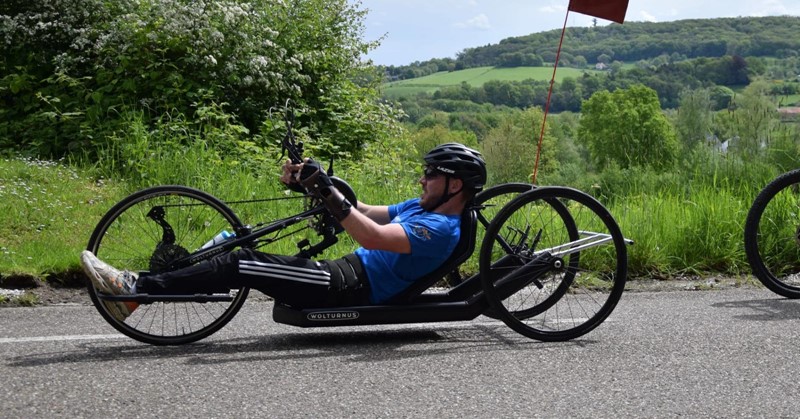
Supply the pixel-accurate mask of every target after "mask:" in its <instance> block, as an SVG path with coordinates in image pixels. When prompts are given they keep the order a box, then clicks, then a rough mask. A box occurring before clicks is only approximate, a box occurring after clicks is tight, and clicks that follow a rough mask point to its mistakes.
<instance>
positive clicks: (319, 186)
mask: <svg viewBox="0 0 800 419" xmlns="http://www.w3.org/2000/svg"><path fill="white" fill-rule="evenodd" d="M300 184H301V185H303V187H304V188H306V190H307V191H308V192H309V193H310V194H312V195H314V196H315V197H317V198H319V199H320V200H321V201H322V203H323V204H325V208H327V209H328V212H330V213H331V215H333V218H336V220H337V221H342V220H344V219H345V217H347V216H348V215H349V214H350V209H351V208H352V207H353V205H352V204H351V203H350V201H348V200H347V198H345V197H344V195H342V193H341V192H339V190H338V189H336V187H335V186H333V182H331V178H330V177H328V174H327V173H325V171H324V170H322V166H320V164H319V163H317V162H315V161H314V160H311V159H308V160H306V161H305V163H303V168H302V169H301V170H300Z"/></svg>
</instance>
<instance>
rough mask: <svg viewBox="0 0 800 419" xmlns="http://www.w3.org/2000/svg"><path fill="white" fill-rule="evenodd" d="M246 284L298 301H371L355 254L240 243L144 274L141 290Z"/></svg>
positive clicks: (225, 288)
mask: <svg viewBox="0 0 800 419" xmlns="http://www.w3.org/2000/svg"><path fill="white" fill-rule="evenodd" d="M240 287H249V288H253V289H256V290H259V291H261V292H263V293H264V294H266V295H268V296H270V297H272V298H274V299H275V300H276V301H278V302H281V303H284V304H288V305H291V306H296V307H331V306H343V305H361V304H369V281H368V280H367V277H366V274H365V273H364V269H363V267H362V266H361V261H360V260H359V259H358V257H357V256H356V255H353V254H350V255H347V256H345V257H343V258H341V259H334V260H323V261H313V260H310V259H304V258H297V257H293V256H280V255H271V254H267V253H262V252H258V251H255V250H251V249H238V250H235V251H233V252H230V253H226V254H223V255H220V256H217V257H214V258H212V259H209V260H206V261H203V262H200V263H198V264H196V265H193V266H189V267H187V268H184V269H179V270H177V271H173V272H166V273H161V274H155V275H141V276H140V277H139V281H138V282H137V285H136V291H137V292H138V293H148V294H160V295H164V294H177V295H181V294H197V293H211V292H227V291H228V290H229V289H235V288H240Z"/></svg>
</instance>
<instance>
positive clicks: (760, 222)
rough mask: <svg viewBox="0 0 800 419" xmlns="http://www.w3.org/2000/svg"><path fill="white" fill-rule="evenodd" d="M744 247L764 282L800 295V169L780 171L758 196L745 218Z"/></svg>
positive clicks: (773, 288)
mask: <svg viewBox="0 0 800 419" xmlns="http://www.w3.org/2000/svg"><path fill="white" fill-rule="evenodd" d="M744 249H745V253H746V254H747V261H748V263H749V264H750V267H751V269H752V271H753V275H755V277H756V278H758V280H759V281H760V282H761V283H762V284H764V286H766V287H767V288H768V289H769V290H771V291H772V292H775V293H777V294H779V295H782V296H784V297H787V298H800V169H796V170H792V171H789V172H786V173H783V174H781V175H779V176H778V177H776V178H775V179H773V180H772V181H771V182H769V183H768V184H767V185H766V186H765V187H764V189H762V190H761V191H760V192H759V194H758V195H757V196H756V198H755V200H754V201H753V204H752V206H751V207H750V210H749V212H748V213H747V219H746V221H745V227H744Z"/></svg>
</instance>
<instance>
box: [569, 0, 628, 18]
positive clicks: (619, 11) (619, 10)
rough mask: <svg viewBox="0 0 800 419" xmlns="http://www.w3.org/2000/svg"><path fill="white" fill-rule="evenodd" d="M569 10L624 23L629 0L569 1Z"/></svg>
mask: <svg viewBox="0 0 800 419" xmlns="http://www.w3.org/2000/svg"><path fill="white" fill-rule="evenodd" d="M569 10H572V11H573V12H578V13H583V14H585V15H589V16H594V17H599V18H600V19H605V20H610V21H612V22H617V23H622V21H624V20H625V12H626V11H628V0H569Z"/></svg>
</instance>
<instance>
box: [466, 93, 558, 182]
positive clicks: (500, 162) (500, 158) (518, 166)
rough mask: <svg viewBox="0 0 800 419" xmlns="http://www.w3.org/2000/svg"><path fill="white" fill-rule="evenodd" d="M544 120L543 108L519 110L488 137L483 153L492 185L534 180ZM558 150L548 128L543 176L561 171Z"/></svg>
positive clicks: (482, 147)
mask: <svg viewBox="0 0 800 419" xmlns="http://www.w3.org/2000/svg"><path fill="white" fill-rule="evenodd" d="M543 119H544V112H543V111H542V110H541V109H540V108H529V109H526V110H525V111H516V112H513V113H511V114H509V115H507V116H506V117H505V118H504V119H503V120H502V121H501V122H500V124H499V125H498V126H497V127H496V128H493V129H491V130H490V131H489V132H488V133H487V134H486V138H484V140H483V143H482V144H481V151H482V152H483V156H484V158H485V159H486V166H487V170H488V172H489V180H490V182H491V183H492V184H497V183H503V182H530V181H531V175H532V174H533V169H534V165H535V162H536V150H537V147H538V142H539V134H540V132H541V127H542V121H543ZM556 147H557V144H556V142H555V139H554V138H553V136H552V135H551V134H550V129H549V127H548V128H547V129H546V130H545V136H544V139H543V144H542V154H541V156H540V158H539V173H546V172H553V171H555V170H557V167H558V161H557V160H556V158H555V156H556V154H557V150H556Z"/></svg>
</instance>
